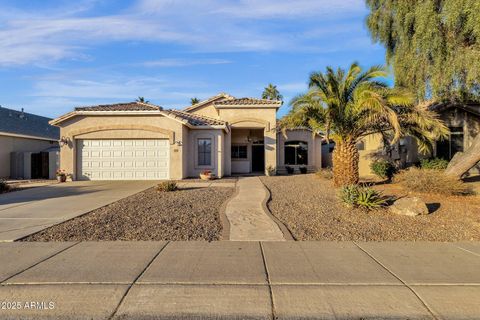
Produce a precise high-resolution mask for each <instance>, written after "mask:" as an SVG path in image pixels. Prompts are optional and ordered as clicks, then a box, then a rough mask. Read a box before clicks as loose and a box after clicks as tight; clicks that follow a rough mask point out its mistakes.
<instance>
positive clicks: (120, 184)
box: [0, 181, 158, 241]
mask: <svg viewBox="0 0 480 320" xmlns="http://www.w3.org/2000/svg"><path fill="white" fill-rule="evenodd" d="M156 183H158V181H75V182H67V183H58V184H52V185H48V186H43V187H36V188H32V189H27V190H21V191H14V192H11V193H5V194H0V241H13V240H16V239H20V238H22V237H25V236H27V235H29V234H32V233H35V232H38V231H40V230H43V229H45V228H47V227H49V226H52V225H55V224H57V223H60V222H63V221H65V220H68V219H72V218H74V217H76V216H79V215H82V214H84V213H87V212H89V211H92V210H94V209H97V208H100V207H103V206H105V205H107V204H110V203H112V202H115V201H118V200H120V199H122V198H125V197H128V196H130V195H132V194H135V193H137V192H140V191H143V190H145V189H147V188H149V187H152V186H154V185H155V184H156Z"/></svg>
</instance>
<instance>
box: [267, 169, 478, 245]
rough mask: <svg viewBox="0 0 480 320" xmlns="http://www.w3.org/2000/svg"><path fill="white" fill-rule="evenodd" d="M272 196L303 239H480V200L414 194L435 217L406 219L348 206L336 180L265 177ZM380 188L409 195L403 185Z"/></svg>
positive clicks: (275, 210)
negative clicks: (342, 200)
mask: <svg viewBox="0 0 480 320" xmlns="http://www.w3.org/2000/svg"><path fill="white" fill-rule="evenodd" d="M262 181H263V182H264V183H265V185H266V186H267V187H268V189H269V190H270V191H271V194H272V200H271V201H270V202H269V203H268V207H269V209H270V210H271V212H272V213H273V214H274V215H275V216H276V217H277V218H278V219H280V220H281V221H282V222H283V223H284V224H285V225H286V226H287V227H288V228H289V229H290V231H291V232H292V234H293V236H294V237H295V238H296V239H297V240H334V241H347V240H348V241H350V240H354V241H356V240H357V241H400V240H403V241H420V240H423V241H471V240H475V241H478V240H480V214H479V212H480V197H478V196H468V197H465V196H444V195H430V194H417V193H410V195H415V196H419V197H420V198H421V199H422V200H423V201H425V202H426V203H427V207H428V208H429V210H430V212H431V213H430V214H429V215H423V216H418V217H407V216H400V215H396V214H394V213H391V212H390V211H389V210H387V209H378V210H373V211H370V212H365V211H363V210H359V209H348V208H346V207H345V206H344V205H343V204H342V203H341V202H340V201H339V200H338V199H337V197H336V193H337V190H336V189H335V188H333V184H332V182H331V181H327V180H323V179H318V178H317V177H315V175H313V174H308V175H296V176H276V177H262ZM373 188H374V189H376V190H379V191H381V192H383V194H385V195H388V196H395V197H403V196H406V195H409V192H408V190H405V189H403V188H402V187H401V186H400V185H398V184H382V185H377V186H373Z"/></svg>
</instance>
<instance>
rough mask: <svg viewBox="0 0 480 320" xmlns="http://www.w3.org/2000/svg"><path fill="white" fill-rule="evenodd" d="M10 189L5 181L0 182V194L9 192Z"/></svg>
mask: <svg viewBox="0 0 480 320" xmlns="http://www.w3.org/2000/svg"><path fill="white" fill-rule="evenodd" d="M11 189H12V188H11V187H10V185H9V184H8V183H7V182H6V181H5V180H0V193H5V192H9V191H10V190H11Z"/></svg>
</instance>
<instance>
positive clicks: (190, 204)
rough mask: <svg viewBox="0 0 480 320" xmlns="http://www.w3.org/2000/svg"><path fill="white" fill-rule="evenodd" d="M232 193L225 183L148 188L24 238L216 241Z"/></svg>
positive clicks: (44, 239) (51, 239)
mask: <svg viewBox="0 0 480 320" xmlns="http://www.w3.org/2000/svg"><path fill="white" fill-rule="evenodd" d="M233 193H234V189H233V188H227V187H209V188H197V189H180V190H178V191H175V192H157V191H156V190H155V189H154V188H151V189H148V190H145V191H143V192H140V193H138V194H135V195H132V196H130V197H127V198H125V199H122V200H120V201H117V202H115V203H112V204H110V205H107V206H105V207H102V208H99V209H96V210H94V211H91V212H89V213H87V214H85V215H83V216H80V217H77V218H74V219H72V220H69V221H66V222H64V223H62V224H59V225H56V226H53V227H51V228H48V229H46V230H43V231H40V232H39V233H36V234H34V235H31V236H29V237H28V238H26V239H24V241H96V240H207V241H212V240H219V239H220V236H221V233H222V225H221V222H220V208H221V206H222V204H223V203H224V202H225V201H226V200H227V199H228V198H229V197H230V196H231V195H233Z"/></svg>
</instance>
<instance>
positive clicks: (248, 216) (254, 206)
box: [225, 177, 285, 241]
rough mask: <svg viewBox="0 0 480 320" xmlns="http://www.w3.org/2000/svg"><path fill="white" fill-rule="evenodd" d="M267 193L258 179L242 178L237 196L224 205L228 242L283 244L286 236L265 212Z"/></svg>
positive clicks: (238, 183)
mask: <svg viewBox="0 0 480 320" xmlns="http://www.w3.org/2000/svg"><path fill="white" fill-rule="evenodd" d="M267 197H268V191H267V189H266V188H265V186H264V185H263V183H262V182H261V181H260V179H259V178H258V177H241V178H239V179H238V182H237V194H236V195H235V196H234V197H233V198H232V199H231V200H230V201H229V202H228V203H227V206H226V208H225V215H226V216H227V219H228V221H229V224H230V232H229V240H237V241H283V240H285V237H284V235H283V233H282V231H281V230H280V228H279V227H278V225H277V224H276V223H275V222H274V221H273V220H272V218H271V217H270V216H269V214H268V213H267V212H266V210H267V209H266V208H265V201H266V200H267Z"/></svg>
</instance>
